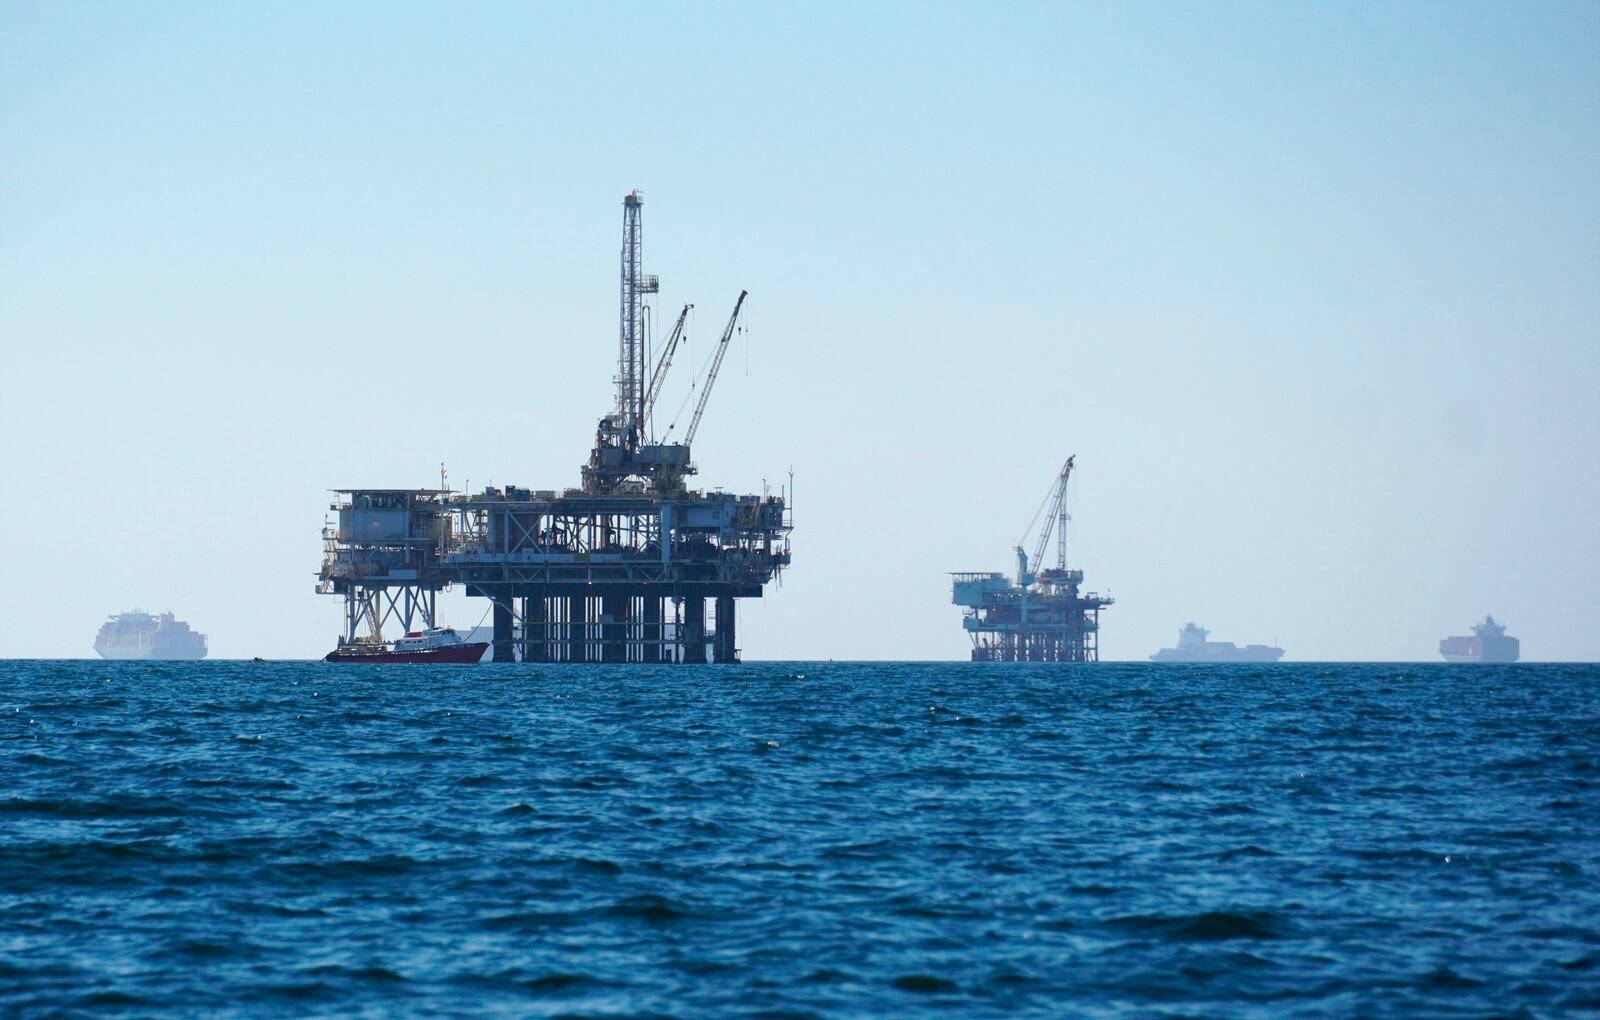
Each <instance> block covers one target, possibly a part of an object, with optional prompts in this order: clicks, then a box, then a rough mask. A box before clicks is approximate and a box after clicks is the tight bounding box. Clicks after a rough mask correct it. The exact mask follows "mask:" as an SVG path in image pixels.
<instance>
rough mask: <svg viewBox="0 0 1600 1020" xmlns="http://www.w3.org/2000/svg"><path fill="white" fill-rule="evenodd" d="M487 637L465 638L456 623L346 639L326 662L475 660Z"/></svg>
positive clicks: (324, 659)
mask: <svg viewBox="0 0 1600 1020" xmlns="http://www.w3.org/2000/svg"><path fill="white" fill-rule="evenodd" d="M488 647H489V642H487V641H463V640H461V635H460V634H457V633H456V631H455V628H454V627H432V628H429V629H428V630H414V631H411V632H409V633H408V634H406V636H405V637H402V638H397V639H395V640H394V641H392V642H390V641H344V640H341V641H340V642H339V646H338V647H337V648H335V649H334V650H333V651H331V652H329V653H328V654H327V655H325V656H323V658H322V661H323V662H365V663H373V664H377V663H384V662H413V663H421V662H446V663H469V664H470V663H474V662H478V661H479V660H481V659H482V658H483V653H484V651H485V650H487V649H488Z"/></svg>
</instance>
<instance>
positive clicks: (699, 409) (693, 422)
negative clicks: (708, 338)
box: [683, 290, 750, 447]
mask: <svg viewBox="0 0 1600 1020" xmlns="http://www.w3.org/2000/svg"><path fill="white" fill-rule="evenodd" d="M749 294H750V292H749V291H747V290H741V291H740V292H739V300H738V301H736V302H734V305H733V314H732V315H730V316H728V328H727V329H724V330H723V331H722V339H721V340H719V341H717V353H716V355H715V356H714V357H713V358H712V359H711V368H710V370H709V371H707V372H706V383H705V386H704V387H702V388H701V390H700V402H699V403H698V404H696V405H695V408H694V417H693V418H691V419H689V428H688V431H686V432H684V434H683V445H684V446H688V447H693V446H694V436H695V433H696V432H698V431H700V418H701V416H703V415H704V414H705V413H706V401H707V400H708V399H710V397H711V387H712V386H713V385H715V384H716V381H717V372H718V371H720V370H721V368H722V358H723V356H724V355H726V354H727V353H728V342H729V341H730V340H732V339H733V330H734V327H735V326H737V325H738V323H739V310H740V309H742V308H743V307H744V299H745V298H746V297H747V296H749Z"/></svg>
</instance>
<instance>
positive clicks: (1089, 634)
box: [950, 457, 1114, 662]
mask: <svg viewBox="0 0 1600 1020" xmlns="http://www.w3.org/2000/svg"><path fill="white" fill-rule="evenodd" d="M1073 461H1074V458H1073V457H1068V458H1067V462H1066V464H1064V465H1062V468H1061V473H1060V474H1059V475H1058V476H1057V479H1056V481H1055V482H1054V484H1053V487H1052V489H1051V491H1050V493H1049V494H1048V495H1047V496H1046V497H1045V501H1046V503H1047V504H1048V505H1049V512H1048V513H1045V515H1044V519H1043V522H1042V523H1041V525H1040V530H1039V536H1038V541H1037V544H1036V545H1035V547H1034V552H1033V556H1032V559H1031V560H1030V558H1029V556H1028V552H1027V550H1026V549H1025V548H1024V546H1023V545H1022V543H1020V542H1019V543H1018V544H1017V546H1016V554H1017V576H1016V577H1015V578H1008V577H1007V576H1006V575H1005V574H1002V573H999V572H998V571H994V572H973V571H969V572H964V573H953V574H951V575H950V576H951V580H952V584H951V593H950V601H951V602H952V603H953V604H955V605H958V606H961V607H962V610H963V612H962V620H961V625H962V627H963V628H965V630H966V632H967V634H968V635H969V636H970V637H971V638H972V660H973V661H974V662H1098V661H1100V643H1099V634H1100V610H1102V609H1104V608H1105V607H1106V606H1109V605H1111V604H1112V602H1113V601H1114V600H1113V599H1112V598H1111V597H1110V596H1109V595H1099V594H1096V593H1094V592H1085V591H1083V571H1082V570H1074V569H1070V568H1069V567H1068V566H1067V524H1068V522H1069V521H1070V520H1071V519H1072V518H1071V516H1070V515H1069V514H1068V513H1067V507H1066V500H1067V481H1068V479H1069V478H1071V477H1072V466H1073ZM1044 507H1045V504H1041V505H1040V510H1041V511H1043V510H1044ZM1034 520H1035V521H1038V520H1039V517H1038V514H1035V517H1034ZM1032 529H1033V523H1032V522H1030V523H1029V525H1028V528H1027V529H1025V532H1024V535H1026V533H1027V532H1028V531H1032ZM1052 534H1053V535H1054V536H1055V539H1056V563H1055V566H1053V567H1048V568H1042V567H1041V564H1042V563H1043V562H1044V556H1045V551H1046V550H1047V549H1049V547H1050V539H1051V536H1052Z"/></svg>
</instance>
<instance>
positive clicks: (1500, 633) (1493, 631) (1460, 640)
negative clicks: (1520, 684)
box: [1439, 616, 1522, 663]
mask: <svg viewBox="0 0 1600 1020" xmlns="http://www.w3.org/2000/svg"><path fill="white" fill-rule="evenodd" d="M1439 654H1440V655H1442V656H1444V661H1446V662H1475V663H1507V662H1516V661H1517V659H1518V658H1520V657H1521V655H1522V642H1520V641H1518V640H1517V639H1516V638H1514V637H1507V636H1506V628H1505V626H1504V625H1503V624H1499V623H1496V622H1495V619H1494V617H1493V616H1485V617H1484V618H1483V622H1482V623H1479V624H1475V625H1474V626H1473V628H1472V637H1467V636H1465V635H1458V636H1455V637H1447V638H1445V639H1444V640H1442V641H1440V642H1439Z"/></svg>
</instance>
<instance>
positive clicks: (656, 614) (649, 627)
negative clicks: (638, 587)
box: [639, 595, 661, 662]
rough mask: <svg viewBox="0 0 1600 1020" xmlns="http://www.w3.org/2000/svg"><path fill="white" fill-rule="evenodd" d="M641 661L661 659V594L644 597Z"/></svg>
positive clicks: (657, 660)
mask: <svg viewBox="0 0 1600 1020" xmlns="http://www.w3.org/2000/svg"><path fill="white" fill-rule="evenodd" d="M640 638H641V640H640V645H639V647H640V651H641V652H642V654H641V656H640V659H639V661H641V662H660V661H661V597H660V596H659V595H646V596H645V597H644V633H643V634H642V635H640Z"/></svg>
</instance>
